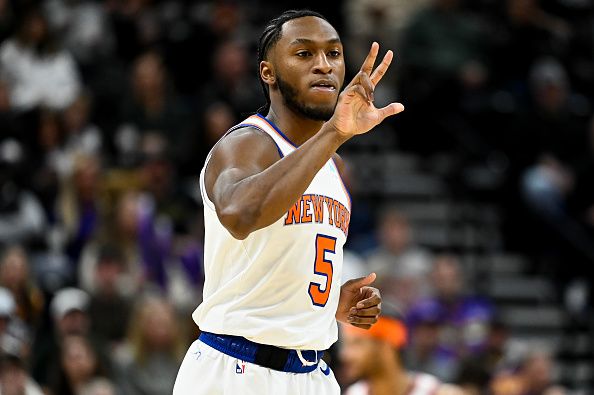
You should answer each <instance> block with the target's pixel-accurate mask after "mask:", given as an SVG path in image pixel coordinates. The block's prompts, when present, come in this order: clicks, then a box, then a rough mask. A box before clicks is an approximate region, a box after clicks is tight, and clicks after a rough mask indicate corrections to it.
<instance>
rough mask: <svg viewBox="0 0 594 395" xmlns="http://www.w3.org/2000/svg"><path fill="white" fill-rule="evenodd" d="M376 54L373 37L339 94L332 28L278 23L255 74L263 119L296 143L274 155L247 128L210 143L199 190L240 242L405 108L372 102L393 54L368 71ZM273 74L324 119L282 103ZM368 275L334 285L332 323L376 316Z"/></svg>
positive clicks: (267, 141)
mask: <svg viewBox="0 0 594 395" xmlns="http://www.w3.org/2000/svg"><path fill="white" fill-rule="evenodd" d="M378 52H379V45H378V44H377V43H373V45H372V46H371V49H370V51H369V55H368V56H367V58H366V60H365V61H364V63H363V65H362V67H361V71H360V72H359V73H358V74H357V75H356V76H355V77H354V79H353V80H352V81H351V82H350V83H349V84H348V85H347V86H346V87H345V89H344V90H343V91H342V92H341V93H340V87H341V86H342V83H343V81H344V74H345V64H344V58H343V56H342V44H341V42H340V39H339V37H338V33H337V32H336V30H334V28H333V27H332V26H331V25H330V24H329V23H328V22H326V21H324V20H322V19H320V18H316V17H311V16H308V17H303V18H297V19H293V20H291V21H289V22H287V23H285V24H284V25H283V28H282V35H281V38H280V40H279V41H278V42H277V43H276V44H274V45H273V46H272V47H271V49H270V51H269V52H268V56H267V58H266V60H264V61H262V62H261V63H260V78H262V80H263V81H264V82H265V83H266V84H267V85H268V86H269V91H270V102H271V105H270V112H269V113H268V114H267V117H268V118H269V119H270V120H271V121H273V122H274V123H275V124H276V125H277V126H278V127H279V128H280V129H281V130H282V131H283V133H285V134H286V135H287V137H288V138H289V139H290V140H291V141H293V142H294V143H295V144H296V145H298V148H297V149H295V150H294V151H293V152H291V153H290V154H289V155H287V156H285V157H284V158H281V157H280V155H279V154H278V151H277V149H276V145H275V143H274V141H273V140H272V138H271V137H270V136H268V135H267V134H266V133H264V132H262V131H260V130H258V129H255V128H249V127H248V128H242V129H239V130H237V131H234V132H233V133H230V134H229V135H227V136H226V137H225V138H223V139H222V140H221V141H220V142H219V143H218V144H217V145H216V146H215V148H214V149H213V152H212V156H211V159H210V161H209V163H208V166H207V169H206V173H205V186H206V192H207V194H208V196H209V197H210V199H211V200H212V202H213V203H214V205H215V208H216V212H217V216H218V217H219V220H220V221H221V223H222V224H223V226H225V228H226V229H227V230H228V231H229V233H230V234H231V235H232V236H233V237H235V238H236V239H240V240H243V239H245V238H246V237H248V236H249V234H250V233H252V232H254V231H256V230H258V229H261V228H264V227H266V226H269V225H271V224H273V223H274V222H276V221H277V220H278V219H279V218H281V216H283V215H284V214H285V213H286V212H287V211H288V209H289V208H290V207H291V206H292V205H293V204H294V203H295V202H296V201H297V200H298V199H299V198H300V197H301V195H302V194H303V193H304V191H305V190H306V188H307V187H308V186H309V184H310V183H311V181H312V180H313V178H314V177H315V175H316V174H317V173H318V171H319V170H320V169H321V168H322V167H323V166H324V165H325V164H326V162H328V160H330V159H331V158H333V157H335V158H336V157H337V155H336V150H337V149H338V148H339V147H340V146H341V145H342V144H343V143H344V142H346V141H347V140H349V139H350V138H352V137H353V136H355V135H357V134H363V133H366V132H368V131H369V130H371V129H372V128H373V127H375V126H376V125H378V124H379V123H381V122H382V121H383V120H384V119H385V118H387V117H388V116H391V115H395V114H398V113H399V112H401V111H403V110H404V107H403V106H402V104H400V103H391V104H389V105H388V106H386V107H384V108H380V109H378V108H376V107H375V106H374V105H373V90H374V88H375V86H376V85H377V83H378V82H379V81H380V80H381V78H382V76H383V75H384V74H385V72H386V71H387V69H388V67H389V65H390V62H391V61H392V57H393V55H392V52H391V51H388V52H387V53H386V55H385V56H384V58H383V60H382V62H381V63H380V64H379V65H378V66H377V68H375V69H374V68H373V67H374V63H375V60H376V58H377V55H378ZM280 78H282V81H284V83H285V84H288V85H290V86H291V87H292V88H293V90H294V91H295V92H297V95H296V100H297V101H298V102H300V103H304V104H307V105H308V106H310V107H315V108H316V109H321V110H324V111H329V113H330V114H333V115H332V116H331V118H330V119H329V120H328V121H327V122H324V121H320V120H316V119H311V117H307V116H304V115H303V114H302V113H300V112H299V111H295V109H294V108H292V107H291V106H289V105H287V103H286V100H285V99H284V97H283V95H282V94H281V91H280V89H279V86H278V81H279V79H280ZM333 109H334V111H332V110H333ZM238 152H241V155H237V153H238ZM340 167H341V166H340V165H339V168H340ZM374 280H375V274H374V273H372V274H370V275H369V276H367V277H362V278H358V279H353V280H349V281H347V282H346V283H345V284H344V285H343V286H342V287H341V293H340V300H339V305H338V309H337V312H336V318H337V319H338V320H339V321H341V322H345V323H350V324H352V325H355V326H359V327H362V328H370V327H371V325H373V324H374V323H375V322H376V321H377V317H378V316H379V314H380V312H381V296H380V293H379V290H377V289H376V288H373V287H370V286H369V284H371V283H372V282H373V281H374Z"/></svg>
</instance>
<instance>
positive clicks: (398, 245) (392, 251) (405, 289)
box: [367, 208, 431, 312]
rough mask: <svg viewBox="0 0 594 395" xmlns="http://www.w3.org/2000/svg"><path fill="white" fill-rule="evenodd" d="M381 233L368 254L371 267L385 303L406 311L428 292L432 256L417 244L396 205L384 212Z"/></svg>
mask: <svg viewBox="0 0 594 395" xmlns="http://www.w3.org/2000/svg"><path fill="white" fill-rule="evenodd" d="M378 233H379V235H378V238H379V241H380V246H379V247H378V248H377V249H376V250H374V251H372V252H371V253H370V254H369V256H368V258H367V263H368V267H369V270H370V271H372V272H375V273H376V274H377V281H376V284H377V286H378V287H379V288H381V289H382V290H383V293H382V297H383V299H384V305H385V306H388V307H391V308H393V309H396V310H398V311H400V312H404V311H406V310H407V309H408V308H409V307H410V305H411V303H414V302H415V301H416V300H417V299H418V298H420V297H421V296H425V295H426V292H427V290H426V289H424V284H425V283H426V281H425V280H426V276H427V274H428V273H429V270H430V267H431V262H430V255H429V253H428V252H427V251H426V250H424V249H423V248H421V247H419V246H418V245H416V244H415V242H414V239H413V231H412V229H411V226H410V223H409V221H408V219H407V218H406V217H405V216H404V215H403V214H402V213H400V212H399V211H398V210H396V209H395V208H388V209H385V210H383V211H382V213H381V214H380V216H379V225H378Z"/></svg>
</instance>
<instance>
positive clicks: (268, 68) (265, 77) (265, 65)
mask: <svg viewBox="0 0 594 395" xmlns="http://www.w3.org/2000/svg"><path fill="white" fill-rule="evenodd" d="M260 78H262V81H264V83H265V84H266V85H268V86H269V87H272V86H274V84H275V83H276V75H275V73H274V67H272V63H270V62H268V61H266V60H263V61H261V62H260Z"/></svg>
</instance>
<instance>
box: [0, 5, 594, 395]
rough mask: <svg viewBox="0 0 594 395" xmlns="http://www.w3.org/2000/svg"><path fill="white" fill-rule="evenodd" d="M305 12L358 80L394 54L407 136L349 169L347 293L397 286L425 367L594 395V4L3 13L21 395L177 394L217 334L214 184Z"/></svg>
mask: <svg viewBox="0 0 594 395" xmlns="http://www.w3.org/2000/svg"><path fill="white" fill-rule="evenodd" d="M304 7H309V8H312V9H314V10H317V11H320V12H322V13H323V14H324V15H326V16H327V18H328V19H329V20H330V21H331V22H332V23H333V24H334V26H335V27H336V28H337V29H338V31H339V32H340V34H341V37H342V39H343V41H344V45H345V56H346V59H347V64H348V66H349V75H351V76H352V75H353V72H354V71H355V69H356V68H357V67H358V65H359V64H360V62H361V60H362V59H363V56H364V54H365V53H366V51H367V50H368V48H369V45H370V43H371V42H372V40H377V41H378V42H380V44H381V48H382V50H385V49H388V48H391V49H393V50H394V51H395V64H394V66H393V67H392V69H391V70H390V72H389V74H388V75H387V76H386V78H385V79H384V81H382V85H381V87H379V88H378V90H377V91H376V94H375V97H376V102H377V103H378V104H382V103H387V102H389V101H391V100H398V101H401V102H402V103H404V104H405V106H406V111H405V113H403V114H401V115H399V116H398V117H396V118H395V119H393V120H390V121H389V122H386V123H384V124H382V125H381V126H380V127H378V128H376V130H374V131H373V132H372V133H369V134H366V135H364V136H361V137H358V138H355V139H353V140H351V141H349V143H348V144H347V145H346V146H344V147H342V148H341V151H340V153H341V155H342V156H343V157H344V158H345V160H346V162H347V167H348V172H349V176H348V184H349V188H350V189H351V192H352V195H353V206H354V211H353V216H352V219H351V225H350V234H349V241H348V245H347V247H348V248H347V250H348V253H347V254H346V255H347V257H346V259H345V272H346V273H345V276H350V277H354V276H359V275H361V274H366V273H367V272H369V271H371V270H373V271H376V272H377V274H378V281H377V285H378V286H379V287H380V288H381V289H382V291H383V297H384V305H383V306H384V311H385V313H386V314H391V315H394V314H399V315H400V316H401V317H402V319H403V320H405V321H406V322H407V325H408V327H409V330H410V341H409V345H408V346H407V348H406V350H405V356H406V361H407V363H408V367H409V368H410V369H417V370H421V371H427V372H430V373H433V374H435V375H437V376H438V377H440V378H442V379H443V380H446V381H449V382H456V383H460V384H462V385H465V387H466V388H467V389H468V394H491V393H492V394H496V395H498V394H508V395H512V394H513V395H515V394H518V395H519V394H524V395H526V394H528V393H530V394H544V393H545V392H546V390H547V389H548V391H549V392H547V393H549V394H552V393H555V394H559V393H564V394H592V393H594V319H593V317H594V316H593V314H592V291H593V290H592V276H591V274H590V273H591V271H592V270H591V268H592V264H593V263H594V232H593V231H594V182H593V181H594V122H593V121H592V120H593V118H592V115H593V107H592V106H593V104H594V102H593V99H594V97H593V95H592V92H594V27H593V26H594V12H593V11H594V3H593V2H592V1H591V0H540V1H539V0H507V1H505V0H468V1H463V0H414V1H412V0H345V1H335V2H330V1H327V2H322V1H316V2H314V1H289V0H277V1H264V0H261V1H258V0H251V1H241V2H240V1H215V0H213V1H200V2H192V1H182V0H170V1H157V0H153V1H151V0H105V1H99V0H97V1H91V0H48V1H41V2H38V1H32V0H15V1H10V0H0V244H1V245H2V251H3V252H2V256H1V263H0V286H1V287H2V288H0V340H1V344H0V345H1V352H0V354H1V356H2V357H1V361H2V362H1V364H0V365H1V368H0V393H2V394H16V393H23V392H18V390H19V387H26V388H27V389H26V392H24V393H26V394H35V393H37V392H35V385H34V384H33V381H35V382H37V383H38V384H39V385H40V386H41V387H42V388H43V389H44V391H45V392H46V393H48V394H54V395H62V394H100V393H101V394H123V395H136V394H151V395H153V394H154V395H157V394H163V395H165V394H170V393H171V388H172V384H173V380H174V378H175V374H176V372H177V368H178V365H179V363H180V358H181V356H182V355H183V353H184V352H185V349H186V347H187V345H188V344H189V343H190V342H191V341H192V340H193V339H195V337H196V335H197V329H196V327H195V325H194V324H193V323H192V321H191V318H190V313H191V311H192V310H193V308H194V307H195V306H196V305H197V304H198V303H199V302H200V299H201V284H202V281H203V272H202V240H203V237H202V235H203V225H202V212H201V210H202V205H201V201H200V197H199V193H198V186H197V185H198V184H197V176H198V173H199V171H200V169H201V166H202V163H203V161H204V158H205V155H206V153H207V152H208V151H209V149H210V148H211V146H212V145H213V143H214V142H215V141H216V140H217V139H218V137H219V136H220V135H221V133H223V132H224V131H225V130H226V129H227V128H229V127H230V126H232V125H233V124H235V123H236V122H238V121H239V120H241V119H242V117H245V116H246V115H248V114H250V113H253V112H255V111H256V110H257V108H258V107H259V106H260V105H261V104H263V96H262V94H261V91H260V86H259V83H258V76H257V64H256V43H257V39H258V36H259V34H260V32H261V30H262V28H263V25H264V23H265V22H266V21H267V20H268V19H269V18H271V17H273V16H275V15H277V14H278V13H280V12H282V11H283V10H286V9H289V8H304ZM347 78H348V77H347ZM73 288H74V289H73ZM444 298H446V299H447V300H449V301H450V302H453V304H454V305H456V304H458V305H465V306H466V305H467V304H468V303H471V304H472V307H469V308H467V309H461V310H460V311H458V313H457V314H455V315H452V314H450V315H448V314H446V315H444V314H442V313H443V312H442V311H440V310H439V308H436V307H435V306H436V305H437V306H439V303H441V302H442V301H443V299H444ZM465 303H466V304H465ZM338 356H339V353H338V352H337V347H335V348H333V350H331V352H330V353H329V361H330V363H331V366H333V367H334V369H335V371H336V372H337V376H338V378H339V380H340V381H341V384H342V385H346V384H347V383H346V382H345V381H344V380H343V378H342V376H341V366H340V359H339V357H338ZM25 378H26V379H25ZM518 383H525V385H526V386H527V387H525V388H529V387H530V386H532V387H530V389H529V390H528V389H526V390H525V392H522V390H519V389H518V385H517V384H518ZM553 385H559V386H560V387H553ZM472 389H474V390H475V392H472ZM101 391H103V392H101ZM529 391H530V392H529ZM555 391H557V392H555Z"/></svg>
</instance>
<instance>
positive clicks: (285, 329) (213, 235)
mask: <svg viewBox="0 0 594 395" xmlns="http://www.w3.org/2000/svg"><path fill="white" fill-rule="evenodd" d="M246 126H249V127H255V128H258V129H260V130H262V131H264V132H265V133H267V134H268V135H269V136H270V137H272V139H274V142H275V143H276V145H277V148H278V151H279V153H280V154H281V155H282V156H283V157H284V156H286V155H289V154H290V153H291V152H293V150H295V149H296V147H295V145H293V144H292V143H291V142H290V141H289V139H288V138H287V137H286V136H285V135H284V134H283V133H282V132H281V131H280V130H278V128H277V127H276V126H275V125H273V124H272V123H271V122H270V121H268V119H266V118H265V117H263V116H261V115H259V114H258V115H252V116H251V117H249V118H247V119H246V120H245V121H243V122H242V123H240V124H239V125H237V126H235V127H234V128H232V129H231V130H234V129H237V128H240V127H246ZM237 155H241V152H238V153H237ZM209 159H210V154H209V155H208V157H207V158H206V163H205V165H204V168H203V169H202V172H201V173H200V189H201V193H202V199H203V201H204V226H205V246H204V266H205V267H204V270H205V277H206V279H205V283H204V295H203V302H202V304H200V306H198V308H197V309H196V311H194V314H193V315H192V317H193V318H194V321H196V323H197V324H198V326H199V327H200V329H201V330H202V331H207V332H213V333H218V334H227V335H235V336H243V337H245V338H247V339H249V340H251V341H254V342H257V343H262V344H271V345H275V346H278V347H284V348H293V349H309V350H325V349H327V348H328V347H330V345H332V343H334V342H335V341H336V340H337V338H338V328H337V324H336V319H335V314H336V308H337V306H338V299H339V294H340V285H341V284H342V283H341V273H342V249H343V246H344V243H345V242H346V236H347V233H348V225H349V221H350V211H351V201H350V196H349V194H348V192H347V191H346V189H345V187H344V184H343V183H342V180H341V178H340V175H339V173H338V170H337V168H336V165H335V163H334V161H333V160H332V159H331V160H329V161H328V162H327V163H326V164H325V165H324V167H322V168H321V169H320V171H319V172H318V173H317V174H316V176H315V177H314V179H313V181H312V182H311V184H310V185H309V186H308V187H307V189H306V190H305V192H304V193H303V195H302V196H301V198H300V199H299V200H298V201H297V202H295V204H294V205H293V206H292V207H291V208H290V209H289V211H288V212H287V213H285V214H284V215H283V216H282V217H281V218H279V219H278V220H277V221H276V222H275V223H273V224H272V225H270V226H267V227H265V228H262V229H259V230H257V231H254V232H252V233H251V234H250V235H249V236H248V237H247V238H246V239H245V240H237V239H235V238H233V236H231V234H230V233H229V232H228V231H227V229H225V227H224V226H223V225H222V224H221V222H220V221H219V218H218V217H217V214H216V212H215V207H214V205H213V203H212V201H211V200H210V198H209V197H208V195H207V193H206V189H205V187H204V172H205V169H206V166H207V164H208V161H209Z"/></svg>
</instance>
